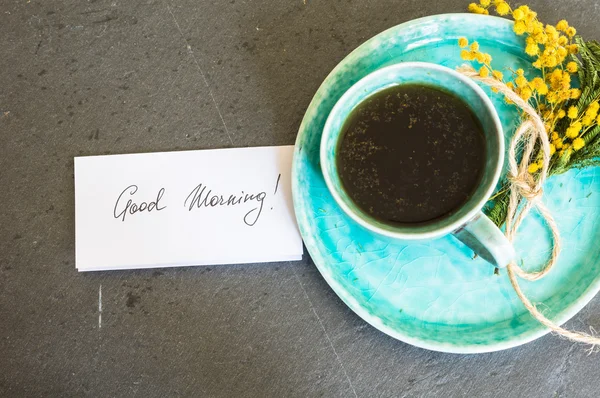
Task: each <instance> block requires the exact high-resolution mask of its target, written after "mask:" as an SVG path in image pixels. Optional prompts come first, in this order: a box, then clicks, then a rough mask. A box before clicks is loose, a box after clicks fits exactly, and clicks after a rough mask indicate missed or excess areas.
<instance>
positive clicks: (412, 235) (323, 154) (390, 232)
mask: <svg viewBox="0 0 600 398" xmlns="http://www.w3.org/2000/svg"><path fill="white" fill-rule="evenodd" d="M402 69H422V70H427V71H434V72H438V73H445V74H447V75H450V76H451V77H453V78H455V79H457V80H460V81H461V82H462V83H464V84H466V85H467V86H468V87H469V88H470V89H471V90H473V91H474V92H475V94H476V95H477V96H478V97H479V98H480V99H481V101H482V104H483V107H484V109H485V110H486V111H487V112H488V113H489V116H490V117H491V120H492V122H493V126H494V132H493V133H494V134H495V135H496V138H497V141H498V152H499V154H498V155H499V156H498V162H497V164H496V167H495V170H494V171H493V177H492V178H491V180H490V182H489V183H488V186H487V187H486V189H485V191H484V193H483V194H482V195H481V199H480V200H479V201H477V202H476V203H474V204H472V205H471V209H469V210H468V211H467V212H466V213H465V214H464V215H463V216H461V217H460V218H457V219H456V220H454V221H453V222H451V223H448V224H446V225H444V226H440V227H439V228H435V223H433V224H430V225H433V228H432V229H431V230H428V231H418V230H416V229H415V231H413V232H407V231H401V230H397V229H395V228H394V227H393V226H391V225H389V226H388V228H381V227H379V226H377V225H375V222H376V220H375V219H374V218H373V217H370V216H368V215H365V216H363V215H362V214H360V213H357V212H355V211H354V210H353V209H352V208H350V206H348V204H347V203H346V202H345V200H344V199H343V198H342V196H341V195H340V193H339V192H338V188H337V187H336V185H335V184H334V182H333V180H332V177H331V176H330V175H329V173H328V172H327V170H328V169H329V167H327V166H328V165H329V164H330V163H331V161H330V160H329V157H328V156H327V151H326V148H325V143H326V141H327V140H328V138H329V137H330V136H331V134H332V126H331V125H332V123H333V116H334V115H337V113H339V111H340V108H341V107H342V106H343V105H344V103H345V102H347V101H348V99H349V98H351V97H353V96H354V95H355V94H356V93H357V92H358V91H359V90H360V89H361V87H362V86H363V85H364V84H365V82H367V81H370V80H373V79H376V78H378V77H379V76H380V75H385V74H386V73H388V72H389V71H392V70H402ZM376 92H377V91H373V92H372V93H369V95H372V94H374V93H376ZM338 138H339V137H338ZM504 151H505V144H504V132H503V129H502V123H501V122H500V117H499V116H498V112H497V111H496V108H495V107H494V105H493V104H492V101H491V100H490V98H489V97H488V96H487V95H486V93H485V92H484V91H483V89H482V88H481V87H479V86H478V85H477V84H476V83H475V82H474V81H473V80H472V79H470V78H468V77H466V76H464V75H462V74H461V73H459V72H457V71H455V70H453V69H450V68H448V67H445V66H442V65H438V64H432V63H428V62H400V63H396V64H393V65H389V66H386V67H383V68H380V69H378V70H376V71H374V72H371V73H369V74H368V75H366V76H364V77H363V78H361V79H360V80H359V81H357V82H356V83H354V84H353V85H352V86H351V87H350V88H349V89H348V90H347V91H346V92H345V93H344V94H343V95H342V96H341V97H340V98H339V99H338V100H337V102H336V103H335V105H334V106H333V108H332V110H331V112H330V113H329V115H328V116H327V120H326V122H325V126H324V128H323V134H322V136H321V142H320V163H321V172H322V174H323V178H324V179H325V184H326V185H327V188H328V190H329V192H330V193H331V195H332V196H333V198H334V199H335V201H336V203H337V204H338V206H340V207H341V208H342V210H343V211H344V213H346V214H347V215H348V216H349V217H350V218H352V219H353V220H354V221H356V222H357V223H359V224H360V225H361V226H363V227H364V228H366V229H369V230H371V231H373V232H376V233H378V234H380V235H384V236H388V237H391V238H396V239H403V240H421V239H423V240H425V239H433V238H437V237H441V236H444V235H447V234H449V233H452V232H453V231H455V230H457V229H459V228H460V227H461V226H463V225H464V224H466V223H467V222H468V221H470V220H471V219H472V218H473V217H475V216H476V215H477V213H479V212H480V211H481V209H482V208H483V207H484V206H485V204H486V202H487V201H488V200H489V197H490V196H491V195H492V193H493V192H494V190H495V188H496V185H497V184H498V181H499V179H500V174H501V172H502V168H503V165H504ZM333 159H335V158H333ZM346 196H348V195H346ZM348 200H350V201H352V199H351V198H350V197H349V196H348ZM355 206H356V205H355Z"/></svg>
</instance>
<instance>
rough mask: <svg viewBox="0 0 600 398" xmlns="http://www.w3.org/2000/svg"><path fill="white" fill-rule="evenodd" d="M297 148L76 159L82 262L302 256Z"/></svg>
mask: <svg viewBox="0 0 600 398" xmlns="http://www.w3.org/2000/svg"><path fill="white" fill-rule="evenodd" d="M293 148H294V147H293V146H280V147H258V148H236V149H215V150H200V151H185V152H161V153H145V154H131V155H109V156H88V157H76V158H75V252H76V253H75V254H76V267H77V269H78V270H79V271H100V270H117V269H132V268H154V267H171V266H186V265H211V264H240V263H260V262H273V261H290V260H300V259H301V258H302V239H301V237H300V233H299V231H298V227H297V225H296V219H295V217H294V210H293V204H292V190H291V168H292V154H293V150H294V149H293Z"/></svg>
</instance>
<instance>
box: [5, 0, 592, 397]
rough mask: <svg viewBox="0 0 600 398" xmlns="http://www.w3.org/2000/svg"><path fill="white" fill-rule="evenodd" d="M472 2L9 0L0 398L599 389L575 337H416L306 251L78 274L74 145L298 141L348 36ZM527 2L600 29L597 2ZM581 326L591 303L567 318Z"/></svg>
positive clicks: (523, 393) (574, 392) (139, 147)
mask: <svg viewBox="0 0 600 398" xmlns="http://www.w3.org/2000/svg"><path fill="white" fill-rule="evenodd" d="M466 3H467V1H457V0H448V1H435V2H433V1H432V2H423V1H418V0H410V1H405V0H395V1H369V2H364V1H357V0H354V1H326V2H319V1H310V0H307V2H306V4H304V3H303V1H302V0H293V1H285V2H284V1H275V0H258V1H242V0H232V1H229V0H228V1H192V0H181V1H174V0H169V1H167V0H165V1H153V0H147V1H137V0H136V1H122V0H121V1H116V0H111V1H102V0H96V1H94V0H90V1H74V0H65V1H52V0H47V1H46V0H45V1H40V0H32V1H31V2H27V0H19V1H13V0H4V1H2V2H1V3H0V54H1V56H0V187H1V189H0V203H1V204H2V210H1V211H0V358H1V359H0V396H7V397H21V396H140V397H155V396H156V397H162V396H212V397H231V396H256V397H281V396H288V397H306V396H310V397H313V396H326V397H336V396H340V397H354V396H358V397H372V396H375V397H391V396H394V397H396V396H406V397H418V396H443V397H455V396H465V397H497V396H499V397H557V396H560V397H594V396H597V394H598V386H599V385H600V370H598V366H597V364H598V355H591V356H588V355H587V351H586V350H585V348H584V347H581V346H577V345H573V344H572V343H569V342H567V341H564V340H562V339H559V338H556V337H553V336H546V337H543V338H541V339H539V340H537V341H535V342H533V343H530V344H527V345H525V346H522V347H519V348H515V349H511V350H508V351H503V352H498V353H492V354H482V355H476V356H460V355H452V354H440V353H435V352H429V351H425V350H422V349H418V348H414V347H411V346H408V345H406V344H403V343H401V342H398V341H396V340H394V339H392V338H391V337H388V336H386V335H384V334H382V333H381V332H379V331H377V330H375V329H374V328H372V327H371V326H369V325H368V324H366V323H365V322H364V321H363V320H361V319H360V318H359V317H358V316H356V315H355V314H354V313H353V312H352V311H351V310H350V309H348V308H347V307H346V306H345V305H344V304H343V303H342V302H341V301H340V300H339V299H338V298H337V296H336V295H335V293H333V292H332V290H331V289H330V288H329V287H328V285H327V284H326V283H325V282H324V280H323V279H322V278H321V276H320V274H319V273H318V271H317V270H316V269H315V267H314V265H313V264H312V262H311V260H310V259H309V258H308V256H305V259H304V260H303V261H302V262H297V263H280V264H254V265H239V266H217V267H203V268H186V269H167V270H147V271H132V272H103V273H94V274H78V273H77V272H76V270H75V265H74V219H73V213H74V212H73V205H74V203H73V156H77V155H91V154H106V153H129V152H146V151H163V150H177V149H179V150H182V149H202V148H222V147H232V146H236V147H237V146H256V145H280V144H292V143H293V142H294V139H295V136H296V132H297V129H298V126H299V123H300V120H301V118H302V115H303V113H304V110H305V109H306V107H307V105H308V103H309V102H310V99H311V97H312V95H313V93H314V92H315V91H316V89H317V88H318V86H319V85H320V83H321V82H322V80H323V79H324V78H325V76H326V75H327V74H328V73H329V71H330V70H331V69H332V68H333V67H334V66H335V65H336V64H337V63H338V62H339V61H340V60H341V59H342V58H343V57H344V56H345V55H346V54H348V53H349V52H350V51H351V50H352V49H353V48H354V47H356V46H357V45H359V44H360V43H362V42H363V41H365V40H366V39H368V38H369V37H371V36H373V35H374V34H376V33H378V32H380V31H382V30H384V29H386V28H388V27H391V26H393V25H396V24H398V23H401V22H405V21H407V20H410V19H413V18H417V17H421V16H425V15H429V14H435V13H444V12H458V11H463V10H464V8H465V7H466ZM530 5H531V6H532V8H534V9H537V10H538V11H539V14H540V17H541V18H542V19H543V20H546V21H556V20H558V19H560V18H563V17H564V18H567V19H568V20H569V21H570V22H571V23H572V24H574V25H575V26H577V27H578V28H579V31H580V32H581V33H582V34H584V35H585V36H586V37H589V38H595V39H600V31H598V28H597V24H596V21H595V19H596V16H597V15H599V14H600V2H598V1H585V2H583V1H577V0H565V1H562V2H547V1H543V0H537V1H533V2H530ZM100 286H102V327H101V328H99V322H98V315H99V311H98V301H99V300H98V299H99V289H100ZM589 325H591V326H594V327H595V328H596V329H599V330H600V300H598V299H594V300H593V301H592V302H591V303H590V304H589V305H588V306H587V307H586V308H585V309H584V310H583V311H582V312H581V313H580V314H579V315H577V316H576V317H575V318H574V319H573V320H572V321H571V322H569V323H568V326H570V327H574V328H577V329H585V328H587V327H588V326H589Z"/></svg>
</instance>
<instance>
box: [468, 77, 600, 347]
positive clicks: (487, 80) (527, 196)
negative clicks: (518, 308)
mask: <svg viewBox="0 0 600 398" xmlns="http://www.w3.org/2000/svg"><path fill="white" fill-rule="evenodd" d="M458 71H459V72H460V73H462V74H463V75H465V76H467V77H469V78H471V79H473V80H476V81H479V82H481V83H484V84H485V85H487V86H489V87H492V88H494V89H495V90H497V91H499V92H500V93H502V94H503V95H504V96H505V97H506V98H507V99H508V100H510V101H512V102H513V103H514V104H515V106H517V107H518V108H519V110H521V111H522V112H523V114H524V115H525V116H524V117H523V121H522V123H521V124H520V125H519V126H518V127H517V130H516V132H515V135H514V136H513V138H512V139H511V141H510V146H509V149H508V166H509V170H508V181H509V186H510V188H509V189H510V196H509V202H508V212H507V215H506V231H505V235H506V238H507V239H508V240H509V241H510V242H512V241H514V239H515V237H516V234H517V230H518V229H519V226H520V225H521V223H522V222H523V219H524V218H525V217H526V216H527V214H529V212H530V211H531V210H532V209H535V210H536V211H537V212H538V213H539V214H540V215H541V216H542V218H543V219H544V221H545V223H546V225H547V226H548V228H549V229H550V231H551V233H552V243H553V245H552V254H551V256H550V258H549V259H548V261H547V262H546V264H545V266H544V267H543V268H542V269H541V270H540V271H526V270H524V269H522V268H521V267H520V266H519V265H518V264H517V263H516V262H515V261H513V262H511V263H510V264H509V265H508V267H507V272H508V277H509V280H510V283H511V285H512V287H513V289H514V290H515V293H516V294H517V296H518V297H519V299H520V300H521V302H522V303H523V305H524V306H525V308H527V310H528V311H529V313H530V314H531V316H533V317H534V318H535V319H536V320H537V321H539V322H540V323H541V324H543V325H544V326H546V327H547V328H548V329H550V330H551V331H553V332H554V333H556V334H558V335H560V336H563V337H565V338H567V339H569V340H572V341H576V342H580V343H585V344H591V345H592V349H593V348H594V346H596V345H600V338H598V337H595V336H592V335H589V334H586V333H582V332H574V331H570V330H567V329H564V328H562V327H560V326H559V325H557V324H555V323H554V322H552V321H551V320H549V319H548V318H546V317H545V316H544V314H542V313H541V312H540V311H539V310H538V309H537V307H536V306H535V304H533V303H532V302H531V301H530V300H529V299H528V298H527V296H525V294H524V293H523V291H522V290H521V287H520V285H519V282H518V280H517V276H518V277H519V278H521V279H525V280H528V281H536V280H539V279H541V278H543V277H544V276H546V275H547V274H548V273H549V272H550V270H551V269H552V267H553V266H554V265H555V264H556V261H557V259H558V255H559V253H560V249H561V242H560V234H559V231H558V226H557V225H556V222H555V221H554V217H552V214H551V212H550V210H548V208H547V207H546V205H544V203H543V202H542V196H543V190H542V185H543V184H544V182H545V181H546V178H547V177H548V167H549V165H550V157H551V156H550V142H549V140H548V134H547V133H546V128H545V127H544V123H543V122H542V119H541V118H540V116H539V115H538V113H537V112H536V111H535V109H534V108H533V107H532V106H531V105H530V104H529V103H527V102H526V101H524V100H523V99H522V98H521V97H519V96H518V95H517V94H516V93H515V92H514V91H513V90H512V89H510V88H509V87H508V86H506V85H505V84H504V83H502V82H501V81H499V80H496V79H494V78H493V77H481V76H480V75H479V73H478V72H477V71H476V70H475V69H473V68H472V67H471V66H466V65H465V66H461V67H460V68H458ZM536 143H538V144H539V147H540V149H541V155H542V168H541V170H540V172H539V173H537V174H535V175H532V174H531V173H529V171H528V168H529V164H530V163H531V161H532V156H533V155H534V149H535V146H536ZM519 147H522V148H523V151H522V154H521V161H520V162H518V161H517V148H519Z"/></svg>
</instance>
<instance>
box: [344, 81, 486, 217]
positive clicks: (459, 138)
mask: <svg viewBox="0 0 600 398" xmlns="http://www.w3.org/2000/svg"><path fill="white" fill-rule="evenodd" d="M484 163H485V140H484V135H483V129H482V127H481V124H480V123H479V120H478V119H477V117H476V116H475V115H474V114H473V112H472V111H471V109H470V108H469V107H468V106H467V105H466V104H465V103H464V102H463V101H462V100H461V99H460V98H457V97H456V96H454V95H452V94H449V93H447V92H445V91H441V90H439V89H436V88H432V87H428V86H423V85H400V86H395V87H391V88H388V89H385V90H382V91H380V92H378V93H375V94H374V95H372V96H370V97H368V98H367V99H366V100H365V101H363V102H362V103H360V104H359V105H358V106H357V107H356V108H355V109H354V110H353V111H352V113H351V114H350V115H349V117H348V120H347V121H346V123H345V124H344V126H343V131H342V136H341V139H340V143H339V147H338V153H337V167H338V170H339V175H340V178H341V180H342V185H343V187H344V189H345V190H346V192H348V194H349V196H350V197H351V199H352V200H353V201H354V202H355V203H356V205H358V207H360V208H361V209H362V210H363V211H365V212H366V213H368V214H370V215H371V216H372V217H374V218H377V219H379V220H381V221H383V222H385V223H388V224H389V223H391V224H396V223H423V222H427V221H432V220H435V219H438V218H440V217H445V216H448V215H450V214H452V213H453V212H454V211H455V210H456V209H458V208H460V207H461V206H462V205H463V204H464V203H465V202H466V201H467V200H468V199H469V197H470V196H471V195H472V194H473V192H474V191H475V189H476V187H477V186H478V184H479V183H480V181H481V176H482V171H483V168H484Z"/></svg>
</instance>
